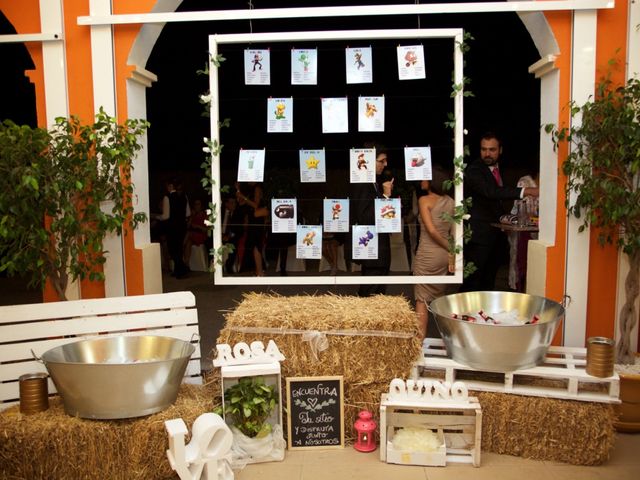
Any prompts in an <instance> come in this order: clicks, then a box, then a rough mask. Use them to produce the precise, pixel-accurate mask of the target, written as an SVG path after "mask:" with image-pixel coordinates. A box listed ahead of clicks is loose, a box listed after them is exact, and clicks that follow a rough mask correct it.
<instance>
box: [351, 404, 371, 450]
mask: <svg viewBox="0 0 640 480" xmlns="http://www.w3.org/2000/svg"><path fill="white" fill-rule="evenodd" d="M376 427H377V424H376V422H375V421H374V420H373V418H372V415H371V412H369V411H367V410H363V411H361V412H360V413H359V414H358V420H356V421H355V423H354V424H353V428H355V429H356V432H358V438H357V440H356V443H355V444H354V445H353V448H355V449H356V450H358V451H359V452H373V451H374V450H375V449H376V439H375V432H376Z"/></svg>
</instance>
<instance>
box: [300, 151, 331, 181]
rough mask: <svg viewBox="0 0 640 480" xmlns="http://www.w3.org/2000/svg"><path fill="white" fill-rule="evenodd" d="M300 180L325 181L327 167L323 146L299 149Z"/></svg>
mask: <svg viewBox="0 0 640 480" xmlns="http://www.w3.org/2000/svg"><path fill="white" fill-rule="evenodd" d="M299 157H300V182H301V183H322V182H325V181H326V177H327V169H326V162H325V155H324V148H323V149H321V150H300V151H299Z"/></svg>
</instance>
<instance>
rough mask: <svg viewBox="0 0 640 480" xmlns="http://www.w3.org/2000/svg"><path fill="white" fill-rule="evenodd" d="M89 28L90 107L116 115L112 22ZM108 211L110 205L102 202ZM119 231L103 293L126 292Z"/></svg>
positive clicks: (96, 0) (108, 247)
mask: <svg viewBox="0 0 640 480" xmlns="http://www.w3.org/2000/svg"><path fill="white" fill-rule="evenodd" d="M89 11H90V14H91V15H111V0H90V2H89ZM90 28H91V69H92V75H93V109H94V112H96V113H97V112H98V111H99V110H100V107H102V108H104V110H105V112H106V113H107V114H108V115H110V116H114V117H115V116H116V88H115V66H114V60H113V32H112V27H111V25H93V26H91V27H90ZM102 208H103V210H104V211H105V212H106V211H109V210H110V209H111V205H108V204H106V203H105V204H104V205H102ZM122 241H123V239H122V236H121V235H117V234H115V233H111V234H108V235H107V236H106V237H105V238H104V240H103V245H104V250H105V252H107V253H106V254H105V258H106V261H105V263H104V266H103V271H104V276H105V280H104V289H105V296H106V297H120V296H123V295H125V294H126V277H125V268H124V248H123V243H122Z"/></svg>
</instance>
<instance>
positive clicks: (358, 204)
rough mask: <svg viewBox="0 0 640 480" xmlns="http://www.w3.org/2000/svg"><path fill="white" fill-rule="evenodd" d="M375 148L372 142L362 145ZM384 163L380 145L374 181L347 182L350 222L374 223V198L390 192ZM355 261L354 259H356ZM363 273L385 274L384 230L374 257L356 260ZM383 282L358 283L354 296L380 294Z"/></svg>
mask: <svg viewBox="0 0 640 480" xmlns="http://www.w3.org/2000/svg"><path fill="white" fill-rule="evenodd" d="M365 147H366V148H375V147H376V146H375V145H365ZM386 167H387V152H386V150H385V149H384V148H382V147H381V146H377V148H376V180H375V182H374V183H354V184H352V185H351V219H352V220H351V223H352V224H358V225H375V223H376V222H375V199H376V198H390V197H391V194H392V193H393V181H394V179H393V178H391V179H389V180H386V179H385V178H384V177H383V175H382V173H383V171H384V170H385V168H386ZM356 263H358V262H356ZM359 263H360V265H361V267H362V275H363V276H372V275H388V274H389V269H390V267H391V246H390V237H389V234H388V233H378V258H377V259H375V260H359ZM386 291H387V285H386V284H369V285H360V288H359V289H358V296H360V297H368V296H371V295H374V294H384V293H386Z"/></svg>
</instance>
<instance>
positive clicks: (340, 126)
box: [322, 97, 349, 133]
mask: <svg viewBox="0 0 640 480" xmlns="http://www.w3.org/2000/svg"><path fill="white" fill-rule="evenodd" d="M348 131H349V107H348V103H347V97H340V98H323V99H322V133H347V132H348Z"/></svg>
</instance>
